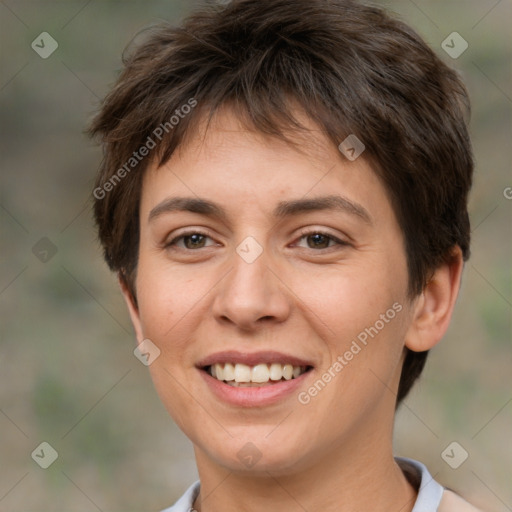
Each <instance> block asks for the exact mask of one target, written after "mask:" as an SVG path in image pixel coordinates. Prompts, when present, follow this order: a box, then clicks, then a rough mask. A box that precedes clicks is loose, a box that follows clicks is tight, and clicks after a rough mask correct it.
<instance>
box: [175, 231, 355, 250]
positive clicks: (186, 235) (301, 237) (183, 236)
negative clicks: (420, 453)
mask: <svg viewBox="0 0 512 512" xmlns="http://www.w3.org/2000/svg"><path fill="white" fill-rule="evenodd" d="M191 235H201V236H204V237H206V238H211V237H210V236H209V235H208V234H207V233H204V232H202V231H198V230H193V231H186V232H185V233H182V234H181V235H179V236H177V237H175V238H173V239H172V240H171V241H170V242H169V243H166V244H165V248H169V247H171V246H173V245H175V244H176V242H177V241H178V240H181V239H182V238H186V237H188V236H191ZM311 235H322V236H325V237H327V238H329V239H330V240H332V241H334V242H336V244H337V245H339V246H348V245H350V244H349V243H348V242H345V241H343V240H340V239H339V238H336V237H335V236H333V235H331V234H330V233H327V232H325V231H322V230H309V231H308V230H304V231H301V232H300V236H299V238H298V239H299V240H302V239H303V238H305V237H307V236H311ZM331 248H332V246H331V247H325V248H323V249H318V250H317V249H310V248H308V249H310V250H312V251H315V252H320V251H323V250H327V249H331ZM179 249H182V250H185V251H197V250H198V249H187V248H182V247H180V248H179ZM199 249H204V247H200V248H199Z"/></svg>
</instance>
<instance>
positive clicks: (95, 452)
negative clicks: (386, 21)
mask: <svg viewBox="0 0 512 512" xmlns="http://www.w3.org/2000/svg"><path fill="white" fill-rule="evenodd" d="M290 1H293V0H290ZM374 3H377V4H380V5H386V6H388V7H389V8H390V9H391V10H392V11H394V12H395V13H397V15H398V16H399V17H401V18H402V19H403V20H405V21H406V22H408V23H410V24H411V25H412V26H413V27H414V28H415V29H416V30H417V31H418V32H419V33H420V34H421V35H422V36H423V37H424V38H425V39H426V40H427V41H428V42H429V43H430V45H431V46H432V47H433V48H434V49H435V50H436V52H437V53H438V54H439V55H440V56H441V57H442V58H443V59H444V60H445V61H446V62H448V63H449V64H450V65H453V66H454V67H455V68H456V69H458V70H459V71H460V73H461V74H462V75H463V78H464V80H465V82H466V84H467V86H468V89H469V92H470V95H471V98H472V103H473V113H472V120H471V132H472V136H473V143H474V152H475V157H476V175H475V185H474V188H473V191H472V196H471V203H470V213H471V219H472V226H473V235H472V236H473V240H472V257H471V259H470V261H469V262H468V264H467V265H466V269H465V274H464V277H463V285H462V292H461V296H460V298H459V300H458V304H457V306H456V311H455V316H454V319H453V322H452V325H451V327H450V330H449V332H448V334H447V336H446V337H445V339H444V341H443V342H442V343H441V344H440V345H438V346H437V347H436V348H435V349H434V350H433V351H432V353H431V355H430V358H429V362H428V364H427V369H426V371H425V373H424V375H423V377H422V379H421V382H419V384H418V385H417V386H416V388H415V390H414V391H413V393H412V394H411V396H410V397H409V398H408V399H407V400H406V402H405V404H404V405H403V406H402V407H401V409H400V411H399V413H398V415H397V421H396V432H395V451H396V454H398V455H404V456H409V457H412V458H416V459H419V460H421V461H422V462H424V463H425V464H426V465H427V466H428V467H429V469H430V471H431V473H432V474H433V475H434V476H435V478H436V479H437V480H438V481H440V482H442V483H443V484H445V485H447V486H449V487H451V488H453V489H455V490H457V491H459V492H460V493H462V494H463V495H464V496H466V497H467V498H468V499H470V500H473V501H474V503H475V504H477V505H479V506H481V507H482V508H484V509H485V510H486V511H489V512H505V511H511V510H512V442H511V435H512V428H511V427H512V378H511V375H512V346H511V338H512V332H511V303H512V293H511V287H512V272H511V262H512V247H511V240H512V236H511V235H512V229H511V218H512V215H511V213H512V189H511V188H510V187H512V175H511V156H512V144H511V141H512V129H511V128H512V127H511V119H512V116H511V110H512V88H511V83H512V76H511V73H512V67H511V62H512V61H511V53H512V52H511V38H510V20H511V19H512V3H511V1H510V0H500V1H498V0H464V1H462V0H443V1H430V0H424V1H422V0H416V1H412V0H401V1H399V0H393V1H386V2H374ZM196 5H198V2H194V1H188V2H186V1H184V0H182V1H180V0H167V1H158V0H149V1H131V0H126V1H123V2H121V1H100V0H92V1H91V0H89V1H87V0H81V1H66V2H63V1H47V0H38V1H25V0H4V1H2V2H0V23H1V25H0V29H1V30H0V44H1V54H0V58H1V66H0V73H1V75H0V102H1V137H0V147H1V150H2V153H1V154H2V158H1V165H2V167H1V193H0V194H1V195H0V229H1V253H0V255H1V256H0V257H1V271H0V306H1V319H0V321H1V341H0V510H2V511H3V510H5V511H12V512H18V511H32V510H34V511H41V512H46V511H56V510H66V511H69V512H81V511H91V510H100V511H105V512H106V511H124V512H128V511H150V510H159V509H161V508H163V507H164V506H169V505H170V504H172V503H173V502H174V501H175V500H176V499H177V498H178V497H179V496H180V495H181V494H182V493H183V492H184V490H185V489H186V487H188V485H189V484H190V483H192V481H194V480H195V479H196V478H197V474H196V470H195V464H194V458H193V452H192V447H191V445H190V443H189V441H188V440H187V438H186V437H185V436H184V435H183V433H182V432H181V431H179V430H178V428H177V427H176V426H175V425H174V423H173V421H172V420H171V419H170V418H169V417H168V415H167V413H166V411H165V410H164V408H163V406H162V405H161V403H160V402H159V400H158V398H157V396H156V393H155V392H154V390H153V387H152V384H151V381H150V378H149V374H148V372H147V369H146V367H144V366H143V365H142V364H140V362H139V361H138V360H137V359H136V358H135V357H134V355H133V349H134V336H133V334H132V330H131V326H130V323H129V318H128V315H127V312H126V311H125V307H124V303H123V302H122V298H121V296H120V293H119V291H118V288H117V283H116V281H115V278H114V276H112V275H111V274H110V273H109V271H108V270H107V268H106V265H105V264H104V263H103V260H102V254H101V251H100V248H99V246H98V243H97V241H96V235H95V232H94V228H93V223H92V216H91V211H90V205H91V191H92V186H93V179H94V174H95V171H96V169H97V167H98V164H99V161H100V158H101V155H100V151H99V149H98V148H97V147H95V146H94V145H93V144H92V143H91V142H90V141H88V140H87V138H86V137H85V136H84V135H83V130H84V126H85V124H86V123H87V122H88V120H89V119H90V118H91V115H92V114H93V112H94V111H95V110H96V109H97V107H98V103H99V100H100V98H102V97H103V96H104V95H105V93H106V92H107V91H108V89H109V86H110V85H111V84H112V83H113V82H114V80H115V78H116V76H117V73H118V72H119V70H120V68H121V53H122V51H123V49H124V47H125V46H126V45H127V44H128V43H129V42H130V41H131V40H132V38H133V37H134V36H135V35H136V33H137V32H138V31H140V30H141V29H142V28H144V27H147V26H149V25H151V24H154V23H157V22H159V21H160V20H164V19H165V20H171V21H173V22H178V21H179V20H180V19H181V18H182V17H183V16H185V15H186V14H187V13H188V12H189V11H190V10H192V9H193V7H194V6H196ZM43 32H47V33H48V34H49V36H48V35H43V36H40V34H41V33H43ZM453 32H457V33H458V34H460V36H461V37H462V38H463V39H464V40H465V41H467V43H468V48H467V50H466V51H464V53H462V54H461V55H460V56H457V58H453V56H450V55H449V54H448V53H447V52H446V51H445V50H444V49H443V47H442V42H443V41H444V40H445V39H446V38H447V36H449V35H450V34H452V33H453ZM452 38H453V36H452ZM41 39H43V43H42V42H41ZM457 41H458V42H457V48H461V46H460V44H461V40H457ZM450 44H451V43H450ZM56 45H58V46H57V47H56V49H55V46H56ZM53 50H54V51H53ZM52 51H53V53H51V52H52ZM50 53H51V54H50ZM43 57H44V58H43ZM42 442H47V443H49V444H50V445H51V447H52V448H53V449H54V450H55V451H56V452H57V453H58V458H57V460H56V461H55V462H54V463H53V464H52V465H51V466H50V467H49V468H48V469H42V468H41V467H39V465H38V464H44V463H45V461H46V462H48V461H49V460H50V459H51V458H52V455H54V453H53V452H52V450H51V449H50V448H49V447H47V446H45V445H43V446H42V447H40V444H41V443H42ZM453 442H456V443H457V444H456V445H453V444H451V443H453ZM450 445H451V446H450ZM447 448H448V451H447V452H446V451H445V449H447ZM41 450H43V452H41ZM451 450H453V451H451ZM42 453H44V457H43V456H42ZM443 453H445V455H444V458H443V456H442V454H443ZM447 453H448V454H449V455H451V454H452V453H453V454H454V457H455V458H456V459H457V461H458V462H460V460H462V459H463V458H464V457H465V456H466V455H465V453H467V459H466V460H465V461H464V462H463V463H462V464H461V465H460V466H459V467H458V468H452V467H451V466H450V465H449V464H448V463H447V462H445V460H448V459H449V458H450V457H448V458H447V457H446V454H447ZM37 454H39V457H37ZM43 459H44V460H43ZM457 461H456V462H457ZM36 462H37V463H36ZM453 465H456V464H454V462H452V466H453Z"/></svg>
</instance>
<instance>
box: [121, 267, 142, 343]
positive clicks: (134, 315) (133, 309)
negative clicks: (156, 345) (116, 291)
mask: <svg viewBox="0 0 512 512" xmlns="http://www.w3.org/2000/svg"><path fill="white" fill-rule="evenodd" d="M118 282H119V286H120V287H121V292H122V294H123V297H124V300H125V302H126V306H127V308H128V312H129V313H130V318H131V321H132V325H133V329H134V330H135V336H136V338H137V343H140V342H141V341H142V340H143V339H144V334H143V330H142V324H141V322H140V315H139V309H138V307H137V305H136V303H135V300H134V297H133V294H132V292H131V290H130V288H129V287H128V285H127V283H126V280H125V279H124V277H123V276H122V275H121V274H119V275H118Z"/></svg>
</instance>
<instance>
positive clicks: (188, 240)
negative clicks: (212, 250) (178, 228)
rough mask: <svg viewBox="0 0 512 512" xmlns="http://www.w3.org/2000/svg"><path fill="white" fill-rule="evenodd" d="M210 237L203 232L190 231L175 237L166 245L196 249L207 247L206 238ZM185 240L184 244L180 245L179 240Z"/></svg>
mask: <svg viewBox="0 0 512 512" xmlns="http://www.w3.org/2000/svg"><path fill="white" fill-rule="evenodd" d="M208 238H210V237H209V236H208V235H206V234H205V233H201V232H198V231H190V232H188V233H183V234H181V235H179V236H177V237H176V238H173V239H172V240H171V241H170V242H169V243H168V244H166V245H165V247H172V246H176V247H178V248H179V249H185V250H187V249H188V250H194V249H202V248H203V247H207V246H206V245H205V241H206V239H208ZM182 240H183V244H182V245H180V244H179V242H180V241H182Z"/></svg>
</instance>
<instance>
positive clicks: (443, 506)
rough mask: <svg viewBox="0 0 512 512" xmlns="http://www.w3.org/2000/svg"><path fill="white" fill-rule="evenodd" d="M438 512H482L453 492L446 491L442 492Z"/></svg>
mask: <svg viewBox="0 0 512 512" xmlns="http://www.w3.org/2000/svg"><path fill="white" fill-rule="evenodd" d="M438 512H482V511H481V510H480V509H478V508H476V507H474V506H473V505H471V504H470V503H468V502H467V501H466V500H464V499H463V498H461V497H460V496H459V495H458V494H455V493H454V492H453V491H450V490H448V489H446V490H445V491H444V492H443V497H442V499H441V503H440V504H439V508H438Z"/></svg>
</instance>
